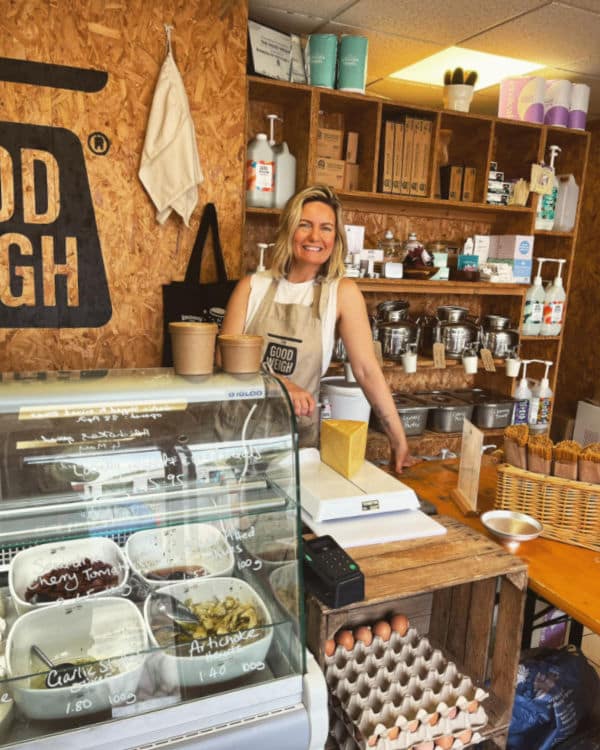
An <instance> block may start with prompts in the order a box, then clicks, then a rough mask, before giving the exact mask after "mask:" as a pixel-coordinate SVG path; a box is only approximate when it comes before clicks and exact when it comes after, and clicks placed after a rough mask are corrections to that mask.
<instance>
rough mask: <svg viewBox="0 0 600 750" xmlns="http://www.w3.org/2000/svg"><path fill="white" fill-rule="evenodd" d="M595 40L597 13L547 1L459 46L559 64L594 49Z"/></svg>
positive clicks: (599, 16)
mask: <svg viewBox="0 0 600 750" xmlns="http://www.w3.org/2000/svg"><path fill="white" fill-rule="evenodd" d="M598 40H600V14H597V13H590V12H588V11H586V10H580V9H579V8H573V7H567V6H566V5H561V4H559V3H550V4H549V5H546V6H545V7H543V8H539V9H538V10H534V11H532V12H531V13H528V14H526V15H524V16H522V17H521V18H519V19H518V20H514V21H509V22H508V23H505V24H502V25H501V26H498V27H497V28H495V29H492V30H490V31H486V32H483V33H481V34H479V35H477V36H475V37H473V38H472V39H469V41H468V42H465V43H464V44H463V45H462V46H464V47H470V48H472V49H477V50H481V51H482V52H491V53H493V54H496V55H507V56H509V57H520V58H524V59H525V60H533V61H539V62H541V63H544V65H552V66H554V67H558V68H560V67H565V65H566V64H567V63H568V62H570V61H571V60H578V59H582V58H585V57H588V56H590V55H593V54H595V53H597V51H598Z"/></svg>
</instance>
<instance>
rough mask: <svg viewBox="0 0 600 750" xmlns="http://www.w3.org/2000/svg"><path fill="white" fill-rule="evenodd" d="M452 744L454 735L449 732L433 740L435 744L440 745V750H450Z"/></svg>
mask: <svg viewBox="0 0 600 750" xmlns="http://www.w3.org/2000/svg"><path fill="white" fill-rule="evenodd" d="M452 745H454V737H453V736H452V735H451V734H444V735H443V736H442V737H438V738H437V740H436V741H435V746H436V747H441V748H442V750H450V748H451V747H452Z"/></svg>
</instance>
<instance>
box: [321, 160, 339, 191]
mask: <svg viewBox="0 0 600 750" xmlns="http://www.w3.org/2000/svg"><path fill="white" fill-rule="evenodd" d="M345 167H346V162H345V161H344V160H343V159H322V158H320V157H319V158H318V159H317V163H316V169H315V180H316V181H317V182H322V183H324V184H325V185H329V186H330V187H332V188H335V189H336V190H343V189H344V170H345Z"/></svg>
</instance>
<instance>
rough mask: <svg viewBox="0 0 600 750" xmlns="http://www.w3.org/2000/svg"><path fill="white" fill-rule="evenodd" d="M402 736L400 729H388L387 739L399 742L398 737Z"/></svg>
mask: <svg viewBox="0 0 600 750" xmlns="http://www.w3.org/2000/svg"><path fill="white" fill-rule="evenodd" d="M399 734H400V727H392V728H391V729H388V733H387V738H388V740H392V741H393V740H397V739H398V735H399Z"/></svg>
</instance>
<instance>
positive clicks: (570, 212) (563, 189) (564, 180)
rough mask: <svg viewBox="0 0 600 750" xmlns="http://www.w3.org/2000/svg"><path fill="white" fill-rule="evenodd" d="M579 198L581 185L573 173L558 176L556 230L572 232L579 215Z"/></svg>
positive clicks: (554, 227)
mask: <svg viewBox="0 0 600 750" xmlns="http://www.w3.org/2000/svg"><path fill="white" fill-rule="evenodd" d="M578 200H579V185H578V184H577V183H576V182H575V177H574V176H573V175H572V174H562V175H559V176H558V198H557V201H556V212H555V216H554V226H553V227H552V229H554V230H555V231H556V232H570V231H571V230H572V229H573V227H574V226H575V217H576V216H577V202H578Z"/></svg>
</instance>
